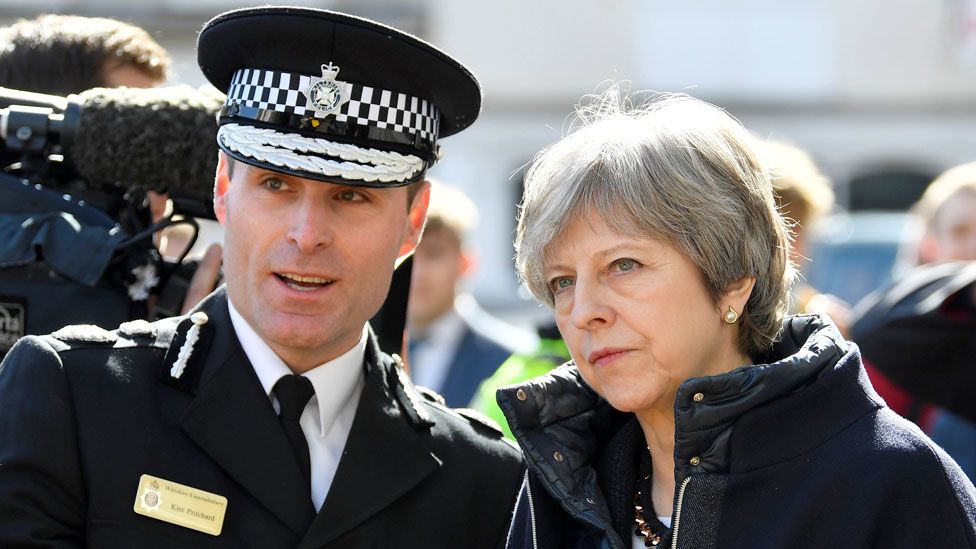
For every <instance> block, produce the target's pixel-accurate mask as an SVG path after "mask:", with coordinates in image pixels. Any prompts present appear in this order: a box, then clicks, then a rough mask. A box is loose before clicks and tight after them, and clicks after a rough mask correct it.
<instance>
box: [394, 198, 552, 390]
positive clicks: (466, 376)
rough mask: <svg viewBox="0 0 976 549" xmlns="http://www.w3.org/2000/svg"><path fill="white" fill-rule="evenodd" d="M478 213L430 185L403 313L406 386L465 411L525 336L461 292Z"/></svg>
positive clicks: (470, 265) (527, 344) (526, 344)
mask: <svg viewBox="0 0 976 549" xmlns="http://www.w3.org/2000/svg"><path fill="white" fill-rule="evenodd" d="M477 224H478V209H477V207H476V206H475V205H474V203H473V202H472V201H471V200H470V199H469V198H468V197H467V196H465V195H464V194H463V193H462V192H461V191H460V190H458V189H456V188H454V187H450V186H448V185H445V184H443V183H441V182H436V181H435V182H432V184H431V192H430V207H429V208H428V210H427V225H426V226H425V227H424V234H423V238H422V239H421V241H420V244H419V245H418V246H417V250H416V251H415V252H414V255H413V275H412V277H411V282H410V298H409V302H408V303H409V304H408V307H407V330H408V332H409V334H410V343H409V352H408V354H409V364H410V375H411V377H412V378H413V381H414V382H415V383H416V384H417V385H420V386H423V387H426V388H428V389H431V390H432V391H434V392H437V393H440V394H441V395H442V396H443V397H444V400H445V401H446V403H447V405H448V406H455V407H458V406H467V405H468V403H469V402H470V401H471V398H472V396H474V393H475V390H476V389H477V388H478V384H480V383H481V381H482V380H484V379H485V378H486V377H488V376H490V375H491V374H492V373H493V372H494V371H495V370H496V369H497V368H498V366H499V365H501V363H502V362H504V361H505V359H507V358H508V357H509V356H510V355H511V354H512V353H513V352H515V351H516V350H524V349H526V348H531V346H532V345H534V343H535V342H534V341H533V340H532V338H531V334H529V333H525V332H523V331H521V330H519V329H518V328H515V327H514V326H511V325H508V324H507V323H505V322H503V321H501V320H499V319H497V318H495V317H493V316H491V315H490V314H488V313H487V312H486V311H484V310H483V309H482V308H481V307H480V306H479V305H478V303H477V302H476V301H475V299H474V297H473V296H472V295H471V294H469V293H467V292H465V291H463V289H462V286H463V283H464V281H465V279H466V278H467V277H468V276H469V275H470V274H471V273H472V272H473V271H474V268H475V263H476V261H475V256H474V254H473V252H472V250H471V248H470V246H469V245H468V235H469V234H470V232H471V231H472V230H473V229H474V228H475V227H476V226H477Z"/></svg>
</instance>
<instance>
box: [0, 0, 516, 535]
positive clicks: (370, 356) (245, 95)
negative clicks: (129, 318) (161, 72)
mask: <svg viewBox="0 0 976 549" xmlns="http://www.w3.org/2000/svg"><path fill="white" fill-rule="evenodd" d="M198 50H199V61H200V66H201V68H202V70H203V72H204V74H205V75H206V76H207V78H208V79H209V80H210V81H211V82H212V83H213V84H214V85H216V86H217V87H219V88H222V89H226V90H227V101H226V104H225V106H224V108H223V109H222V111H221V113H220V130H219V132H218V144H219V146H220V149H221V153H220V160H219V165H218V173H217V177H216V186H215V197H214V205H215V211H216V213H217V216H218V218H219V219H220V221H221V222H222V223H223V224H224V226H225V228H226V238H225V256H224V261H225V266H224V273H225V279H226V286H225V287H222V288H221V289H219V290H218V291H217V292H215V293H214V294H212V295H211V296H210V297H208V298H207V299H205V300H204V301H203V302H202V303H201V304H200V305H199V306H198V307H197V309H196V310H195V311H194V312H192V313H191V314H189V315H187V316H184V317H176V318H170V319H165V320H161V321H158V322H155V323H148V322H145V321H135V322H131V323H127V324H123V325H122V326H120V327H119V328H118V330H115V331H111V332H109V331H104V330H101V329H99V328H95V327H92V326H74V327H68V328H65V329H62V330H60V331H58V332H55V333H54V334H51V335H49V336H43V337H34V336H30V337H27V338H24V339H23V340H21V342H20V343H18V344H17V345H16V346H15V347H14V349H13V350H12V351H11V352H10V354H9V355H8V356H7V358H6V359H5V361H4V363H3V364H2V367H0V402H2V403H3V404H2V409H3V414H2V416H0V418H2V419H0V546H3V547H14V546H16V547H21V546H59V547H61V546H83V545H90V546H93V547H106V546H111V547H141V548H150V547H197V546H199V547H234V548H237V547H260V548H275V547H302V548H313V547H466V548H475V547H496V546H500V545H501V544H502V543H503V542H504V537H505V530H506V526H507V523H508V518H509V513H510V509H511V505H512V502H513V498H514V495H515V492H516V490H517V485H518V484H519V480H520V476H521V469H522V465H521V460H520V457H519V454H518V452H517V451H516V450H515V449H514V448H512V447H511V446H509V445H508V444H507V443H506V442H504V441H503V440H502V437H501V434H500V432H499V431H497V430H496V429H495V428H493V427H492V426H491V425H489V424H488V422H483V421H481V420H479V419H477V418H473V417H470V416H468V415H462V414H461V413H458V412H456V411H453V410H450V409H448V408H446V407H444V406H443V405H441V404H439V403H438V401H437V398H436V395H432V394H430V393H427V392H421V391H418V390H417V389H416V388H414V387H413V386H412V385H411V383H410V381H409V380H408V379H407V376H406V375H405V373H404V372H403V368H402V364H401V362H400V360H399V358H398V357H396V356H390V355H387V354H385V353H383V352H381V351H380V350H379V348H378V346H377V344H376V340H375V336H374V334H373V333H372V332H371V329H370V327H369V324H368V323H367V320H368V319H369V318H370V317H371V316H372V315H373V314H375V313H376V311H377V310H378V309H379V307H380V305H381V303H382V302H383V299H384V297H385V296H386V293H387V290H388V288H389V286H390V280H391V276H392V272H393V267H394V264H395V262H396V261H397V260H398V259H399V258H402V257H403V256H405V255H407V254H409V253H410V252H411V251H412V250H413V248H414V247H415V246H416V244H417V242H418V240H419V238H420V233H421V230H422V228H423V223H424V217H425V212H426V208H427V203H428V197H429V188H428V187H429V185H428V183H427V182H425V181H424V180H423V177H424V173H425V170H426V169H427V168H428V167H429V166H430V165H432V164H433V163H434V161H435V160H436V159H437V157H438V153H439V151H438V143H437V140H438V138H439V137H443V136H446V135H450V134H453V133H456V132H458V131H460V130H462V129H464V128H465V127H467V126H468V125H469V124H471V122H473V121H474V119H475V117H476V116H477V115H478V112H479V110H480V104H481V92H480V88H479V86H478V83H477V81H476V80H475V78H474V77H473V76H472V75H471V73H470V72H468V71H467V69H465V68H464V67H463V66H462V65H461V64H459V63H458V62H457V61H455V60H453V59H452V58H450V57H449V56H447V55H446V54H444V53H443V52H441V51H439V50H437V49H435V48H434V47H432V46H431V45H429V44H427V43H425V42H423V41H421V40H419V39H417V38H414V37H412V36H409V35H407V34H405V33H403V32H400V31H398V30H396V29H392V28H389V27H386V26H383V25H380V24H377V23H375V22H372V21H368V20H365V19H360V18H356V17H352V16H348V15H344V14H339V13H334V12H328V11H321V10H314V9H305V8H283V7H262V8H253V9H242V10H236V11H231V12H229V13H225V14H223V15H220V16H218V17H216V18H215V19H213V20H211V21H210V22H209V23H207V24H206V25H205V26H204V28H203V30H202V32H201V34H200V37H199V42H198Z"/></svg>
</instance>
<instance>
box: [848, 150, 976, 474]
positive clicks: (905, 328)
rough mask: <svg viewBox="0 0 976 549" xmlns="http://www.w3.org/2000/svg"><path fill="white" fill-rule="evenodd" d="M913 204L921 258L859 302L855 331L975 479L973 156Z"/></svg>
mask: <svg viewBox="0 0 976 549" xmlns="http://www.w3.org/2000/svg"><path fill="white" fill-rule="evenodd" d="M912 211H913V213H914V214H915V215H917V216H918V218H919V220H920V221H921V224H922V227H923V234H922V237H921V239H920V241H919V244H918V252H917V257H918V261H919V263H920V264H921V266H920V267H917V268H916V269H914V270H912V271H910V272H908V273H906V275H905V276H904V277H903V278H902V279H900V280H899V281H897V282H896V283H895V284H894V285H893V286H892V287H890V288H886V289H884V290H881V291H879V292H877V293H876V294H873V295H871V296H868V297H867V298H866V299H865V301H864V302H863V303H861V304H859V306H858V313H859V320H858V323H857V324H856V325H855V326H856V329H855V336H856V338H857V341H858V343H859V344H860V345H861V347H862V350H863V352H864V356H865V358H866V359H867V360H870V361H871V362H872V363H873V364H874V365H875V368H874V369H873V371H872V372H871V374H872V381H873V382H874V383H875V385H876V386H878V387H879V390H880V389H881V388H882V387H884V388H886V389H887V391H886V392H887V393H888V394H886V395H885V396H886V398H888V399H889V400H890V401H891V402H892V403H897V404H898V405H899V406H900V407H902V408H903V409H904V410H905V413H906V415H907V416H908V417H909V418H910V419H913V414H914V417H917V418H918V419H919V424H920V425H921V426H922V427H923V428H924V429H926V430H927V431H928V432H930V434H931V436H932V439H933V440H934V441H935V442H937V443H938V444H940V445H941V446H942V447H943V448H944V449H945V450H946V452H948V453H949V455H951V456H952V457H953V458H954V459H955V460H956V461H957V462H958V463H959V465H960V466H961V467H962V468H963V470H964V471H965V472H966V474H967V475H969V477H970V478H971V479H976V423H974V421H976V406H974V405H973V404H971V403H973V402H974V401H976V390H974V389H973V387H974V386H976V367H974V365H973V356H976V295H974V293H976V261H974V260H976V162H970V163H967V164H963V165H960V166H956V167H953V168H951V169H949V170H946V171H945V172H943V173H942V174H941V175H939V176H938V177H937V178H936V179H935V180H934V181H933V182H932V184H931V185H929V186H928V188H926V190H925V193H924V194H923V195H922V197H921V199H919V201H918V202H917V203H916V205H915V206H914V207H913V208H912ZM883 394H884V393H883ZM930 403H934V404H936V405H939V406H944V407H945V408H947V409H935V408H934V407H933V406H932V405H930ZM893 407H894V404H893Z"/></svg>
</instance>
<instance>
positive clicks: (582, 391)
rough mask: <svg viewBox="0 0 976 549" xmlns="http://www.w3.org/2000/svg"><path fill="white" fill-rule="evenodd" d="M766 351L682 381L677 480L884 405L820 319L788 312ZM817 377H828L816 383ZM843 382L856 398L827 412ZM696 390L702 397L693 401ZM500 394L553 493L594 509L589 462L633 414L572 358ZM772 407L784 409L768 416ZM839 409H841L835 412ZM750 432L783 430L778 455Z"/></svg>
mask: <svg viewBox="0 0 976 549" xmlns="http://www.w3.org/2000/svg"><path fill="white" fill-rule="evenodd" d="M762 358H764V359H766V360H767V362H766V363H763V364H756V365H751V366H745V367H742V368H738V369H736V370H733V371H731V372H728V373H725V374H720V375H717V376H709V377H701V378H692V379H689V380H686V381H685V382H684V383H682V384H681V386H680V387H679V389H678V393H677V396H676V399H675V424H676V430H675V477H676V480H677V481H678V482H679V483H680V481H681V480H682V479H683V478H684V477H686V476H687V475H689V474H692V473H697V472H710V473H724V472H728V471H729V470H730V469H729V468H730V467H739V464H738V463H734V464H731V465H730V463H732V462H735V461H736V460H733V459H732V452H733V451H738V452H741V453H742V455H743V456H749V457H748V458H743V466H749V467H752V466H759V465H760V464H761V463H764V462H766V463H770V462H769V461H767V460H768V459H773V458H774V457H783V456H786V455H788V454H790V453H792V452H797V451H802V450H803V449H805V448H809V447H810V445H816V444H819V443H821V442H822V441H823V440H824V439H825V438H827V437H829V436H831V435H832V432H831V431H830V430H829V429H834V428H839V425H841V424H844V425H846V424H849V423H850V421H852V420H853V418H855V417H860V415H863V413H865V411H866V410H868V409H873V408H876V407H877V406H879V405H881V404H879V403H880V399H878V398H877V395H876V394H875V393H874V391H873V389H871V387H870V384H869V383H868V382H867V380H866V378H865V377H863V375H862V374H863V368H861V366H860V356H859V355H858V352H857V348H856V346H854V345H852V344H850V343H849V342H847V341H844V340H843V338H842V337H841V336H840V333H839V332H838V331H837V329H836V327H835V326H834V325H833V324H832V323H831V322H830V321H829V320H826V319H824V318H822V317H818V316H797V317H791V318H789V319H787V320H786V321H785V324H784V327H783V331H782V337H781V339H780V341H778V342H777V343H776V344H775V345H774V347H773V348H772V349H771V351H770V352H769V353H768V356H767V357H762ZM818 380H823V381H824V383H815V382H816V381H818ZM844 386H846V387H847V389H844V391H843V394H844V396H848V397H851V399H852V402H851V403H847V404H845V405H843V406H835V407H834V408H835V409H834V410H831V411H829V413H827V412H823V411H821V410H820V407H822V403H818V402H816V399H817V398H823V397H824V395H830V394H837V391H838V390H839V388H840V387H844ZM698 393H701V394H702V397H701V400H699V401H696V400H695V395H696V394H698ZM520 396H521V397H524V400H523V399H522V398H520ZM832 398H838V396H834V397H832ZM498 399H499V404H500V405H501V407H502V410H503V411H504V412H505V416H506V418H507V419H508V421H509V424H510V425H511V426H512V431H513V433H514V434H515V436H516V439H517V440H518V442H519V444H520V445H521V446H522V449H523V451H524V453H525V456H526V459H527V460H528V462H529V463H530V464H531V465H532V466H534V467H536V468H537V469H539V470H540V471H542V473H543V474H542V475H541V476H542V478H545V479H547V481H548V482H549V485H550V487H551V488H552V489H553V491H554V492H555V493H554V495H556V496H557V497H559V498H561V499H563V500H564V501H565V500H566V499H567V498H568V500H569V501H570V502H572V501H576V502H577V503H579V504H580V508H581V509H583V508H586V507H592V506H587V505H585V503H584V501H585V497H592V495H593V491H592V490H590V487H592V486H595V485H596V484H597V479H596V473H595V471H594V469H593V467H592V464H593V463H594V461H595V460H596V459H597V458H598V454H599V452H601V451H602V450H603V449H604V447H605V446H606V444H607V443H608V441H609V440H610V438H612V437H613V436H614V435H616V434H617V433H618V431H619V430H620V429H621V428H622V427H623V426H624V425H625V424H626V423H627V420H628V419H629V418H630V417H631V415H630V414H623V413H621V412H618V411H616V410H614V409H613V408H612V407H611V406H610V405H609V404H608V403H607V402H606V400H604V399H603V398H602V397H600V396H599V395H597V394H596V393H595V392H594V391H593V390H592V389H591V388H590V387H589V386H587V385H586V383H585V382H584V381H583V379H582V377H581V376H580V373H579V370H578V368H576V367H575V365H573V364H572V363H570V364H568V365H567V366H563V367H561V368H557V369H556V370H553V371H552V372H550V373H549V374H547V375H545V376H542V377H539V378H536V379H533V380H530V381H528V382H526V383H523V384H520V385H517V386H513V387H509V388H505V389H502V390H499V394H498ZM768 410H775V411H776V412H777V413H778V414H779V415H778V416H777V417H770V415H771V414H770V413H769V412H768ZM786 410H789V413H787V412H786ZM797 411H801V412H804V414H803V415H804V417H809V418H811V420H812V419H813V418H820V419H818V420H817V421H816V424H817V426H818V427H819V429H820V430H819V431H816V432H811V431H808V430H807V429H805V428H804V427H800V426H797V425H796V421H797V413H796V412H797ZM807 411H809V412H810V413H806V412H807ZM818 414H819V415H818ZM824 414H826V415H824ZM837 414H840V415H841V416H843V417H835V416H836V415H837ZM772 415H775V414H772ZM848 416H850V417H848ZM753 418H759V419H758V420H757V419H753ZM784 422H785V423H784ZM733 426H734V427H735V430H733ZM740 426H741V427H740ZM828 427H829V429H828ZM746 428H748V429H749V430H748V431H747V430H746ZM744 432H750V433H759V432H762V433H763V435H762V436H763V437H764V439H765V437H771V436H772V437H782V440H783V441H784V444H781V445H780V446H779V447H778V449H777V451H776V452H773V453H764V454H758V453H752V452H749V450H750V446H749V439H748V437H747V436H745V435H744V434H743V433H744ZM733 433H735V437H733ZM797 437H801V438H803V437H805V438H804V442H803V444H795V443H796V442H798V441H796V440H795V439H796V438H797ZM733 438H734V442H733ZM553 452H559V453H560V454H561V455H562V457H563V459H562V461H559V460H553V459H552V456H553ZM764 456H765V457H764ZM692 457H697V458H698V460H696V461H697V462H698V464H697V465H691V458H692ZM739 457H740V456H739V454H736V459H738V458H739Z"/></svg>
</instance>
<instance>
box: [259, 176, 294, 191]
mask: <svg viewBox="0 0 976 549" xmlns="http://www.w3.org/2000/svg"><path fill="white" fill-rule="evenodd" d="M261 184H262V185H264V187H265V188H266V189H268V190H269V191H274V192H280V191H284V190H287V189H288V183H285V180H283V179H280V178H277V177H269V178H267V179H265V180H264V181H262V182H261Z"/></svg>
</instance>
